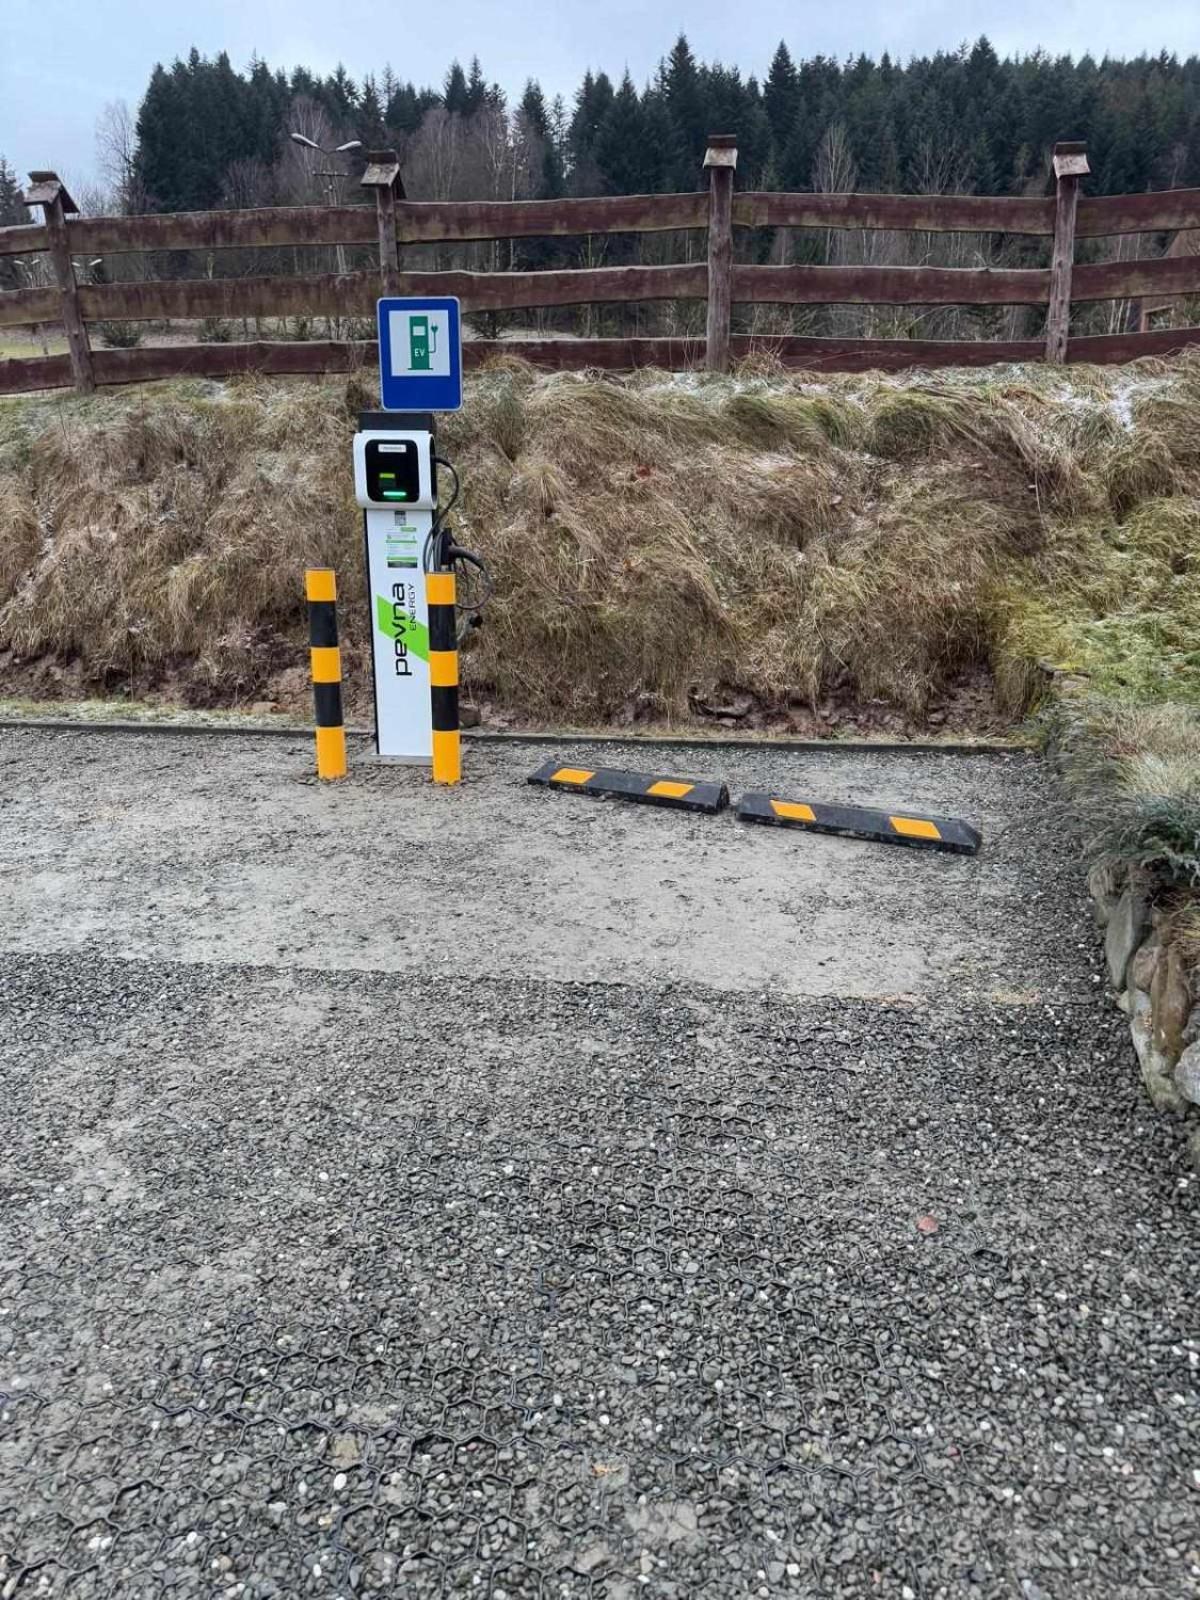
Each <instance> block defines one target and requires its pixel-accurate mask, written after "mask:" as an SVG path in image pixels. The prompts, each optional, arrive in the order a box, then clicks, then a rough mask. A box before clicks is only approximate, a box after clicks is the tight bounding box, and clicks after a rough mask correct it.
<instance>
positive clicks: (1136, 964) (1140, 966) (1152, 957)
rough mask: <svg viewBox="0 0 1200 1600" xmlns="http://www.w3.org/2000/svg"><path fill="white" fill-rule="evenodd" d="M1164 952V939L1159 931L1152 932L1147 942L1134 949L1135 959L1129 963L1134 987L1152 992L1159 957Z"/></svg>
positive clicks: (1130, 980)
mask: <svg viewBox="0 0 1200 1600" xmlns="http://www.w3.org/2000/svg"><path fill="white" fill-rule="evenodd" d="M1161 954H1162V940H1161V939H1160V938H1159V936H1158V934H1157V933H1152V934H1151V935H1150V937H1149V938H1148V939H1147V940H1146V942H1145V944H1143V945H1139V946H1138V948H1137V950H1135V951H1134V955H1133V960H1132V961H1131V962H1130V963H1129V972H1128V974H1127V976H1128V978H1129V985H1130V988H1132V989H1141V990H1142V991H1143V992H1144V993H1146V994H1149V993H1150V986H1151V984H1152V983H1153V982H1154V972H1155V969H1156V968H1157V966H1158V958H1159V956H1160V955H1161Z"/></svg>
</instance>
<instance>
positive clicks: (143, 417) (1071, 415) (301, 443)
mask: <svg viewBox="0 0 1200 1600" xmlns="http://www.w3.org/2000/svg"><path fill="white" fill-rule="evenodd" d="M760 366H761V364H760ZM351 391H352V392H351V393H349V394H347V389H346V386H345V385H344V384H340V385H339V384H333V383H318V382H293V383H284V382H280V383H255V382H239V383H230V384H227V385H215V384H207V385H206V384H175V385H167V386H159V387H156V388H147V389H144V390H140V391H133V392H130V393H125V394H117V395H108V396H103V397H101V398H99V399H96V400H92V401H77V400H72V399H67V400H63V399H53V400H28V401H9V402H4V403H0V530H2V532H3V538H2V540H0V647H7V648H9V649H11V650H13V651H15V652H17V653H18V654H20V655H21V656H25V657H29V656H36V655H39V654H53V655H56V656H59V657H64V658H65V657H73V658H75V659H76V660H77V661H78V662H80V663H81V665H82V668H83V671H84V673H85V675H86V676H87V677H88V678H89V679H91V680H93V681H95V682H96V683H98V684H99V683H103V682H104V681H105V680H106V679H111V678H114V677H117V676H121V675H124V674H125V673H127V672H129V671H130V670H131V669H136V670H137V671H138V672H139V674H140V675H141V676H142V677H143V679H144V678H145V676H146V675H149V676H151V677H153V675H154V674H156V673H161V674H164V675H166V674H169V673H172V672H175V671H177V670H184V671H186V673H187V674H188V676H189V679H190V681H192V683H193V684H194V685H195V692H196V693H197V694H198V695H205V694H208V695H223V696H238V695H244V696H250V697H253V696H254V694H255V692H256V690H257V689H258V688H259V686H260V685H261V684H262V683H263V682H264V681H265V680H266V678H267V677H268V676H269V675H270V673H271V672H272V671H274V670H276V669H277V668H278V667H279V666H280V665H282V664H286V663H289V662H291V663H296V664H302V663H303V660H304V654H303V648H304V608H303V603H302V588H301V585H302V572H303V568H304V566H305V565H306V564H309V563H312V562H322V563H325V562H328V563H330V564H332V565H334V566H336V567H337V569H338V572H339V579H340V583H341V589H342V593H343V595H344V597H345V600H346V604H345V605H344V606H343V624H344V633H345V634H346V636H347V656H348V663H349V665H350V666H351V667H352V666H353V663H354V662H355V660H356V659H357V657H358V653H359V652H360V651H361V648H362V641H361V638H360V637H359V629H360V627H361V625H362V622H361V619H362V613H363V610H364V608H363V606H362V604H361V599H362V570H361V553H360V531H359V515H358V512H357V511H356V509H355V507H354V505H353V501H352V495H351V484H350V474H349V442H350V436H351V432H352V428H353V422H352V420H351V418H352V412H353V410H354V409H356V408H357V407H358V406H360V405H365V404H367V403H368V396H367V394H366V392H365V390H364V389H363V388H362V385H361V383H360V382H359V381H357V380H356V381H355V382H354V383H352V385H351ZM1198 414H1200V363H1198V362H1196V361H1194V360H1192V361H1189V360H1186V359H1183V360H1180V361H1178V362H1173V363H1154V364H1150V365H1146V364H1144V365H1143V367H1141V368H1138V369H1132V370H1130V369H1122V370H1118V371H1111V372H1101V371H1088V370H1084V369H1070V370H1069V371H1067V372H1065V373H1064V372H1062V371H1050V370H1049V369H1037V368H1031V369H1028V370H1027V371H1023V370H1015V369H1014V370H1013V371H1012V372H1011V373H1007V372H1005V373H1001V374H1000V375H997V374H995V373H990V374H989V373H984V374H978V373H955V374H947V375H945V376H944V377H941V378H939V380H938V381H937V382H932V381H929V380H926V379H922V378H920V377H919V376H915V377H911V378H905V379H899V380H885V379H880V378H878V377H875V378H872V377H862V378H858V377H855V378H830V379H822V380H820V381H817V380H813V379H808V380H805V379H804V378H802V377H795V376H792V377H788V376H785V375H781V374H780V373H778V372H777V371H774V370H766V369H763V370H755V371H744V372H742V373H740V374H739V375H738V376H737V377H736V378H734V379H731V380H708V379H704V380H701V379H695V378H685V379H672V378H669V377H667V376H666V375H664V374H661V373H641V374H638V375H637V376H636V377H633V378H630V379H628V380H612V379H600V378H592V377H589V376H572V375H562V376H559V377H553V378H539V377H538V376H537V375H536V374H534V373H533V372H532V371H531V370H530V369H529V368H528V367H526V366H524V365H523V364H522V363H520V362H518V361H512V360H507V361H504V362H501V363H497V364H496V365H495V366H494V367H493V368H491V369H489V370H488V371H486V372H484V373H482V374H480V375H479V376H478V377H477V378H475V379H474V380H472V383H471V385H470V388H469V391H468V403H467V406H466V407H465V409H464V410H463V411H462V412H461V413H459V414H458V415H457V416H454V417H450V418H447V419H445V422H444V424H443V427H442V436H441V443H442V447H443V449H444V450H445V451H446V452H447V453H448V454H450V455H451V456H452V458H453V459H454V460H455V462H456V464H457V465H458V467H459V470H460V472H461V474H462V477H463V483H464V502H463V523H464V524H465V525H460V535H461V537H462V538H463V541H464V542H465V543H469V544H474V545H475V546H476V547H477V548H479V549H481V550H482V551H483V552H484V554H485V555H486V556H487V558H488V559H489V561H490V562H491V564H492V566H493V569H494V571H495V574H496V579H497V589H496V595H495V599H494V602H493V605H492V607H491V608H490V611H489V616H488V621H487V626H486V627H485V628H484V629H483V630H482V631H481V632H480V633H479V634H478V635H476V636H475V643H474V648H473V649H472V650H471V651H470V652H469V655H468V657H467V659H466V662H465V677H466V680H467V682H468V684H470V685H473V686H474V687H476V688H477V689H478V690H480V691H481V692H483V693H486V694H487V695H488V696H489V697H491V698H492V699H493V700H494V701H496V702H497V703H499V704H502V705H504V706H506V707H508V708H509V709H511V710H513V711H514V712H516V713H518V714H520V715H523V716H529V717H543V718H547V719H554V720H559V721H562V720H567V719H570V720H577V721H593V722H599V721H603V720H605V719H607V718H609V717H611V716H613V715H618V714H621V713H622V712H623V710H625V709H627V708H628V707H629V706H630V705H631V704H634V705H637V706H638V707H640V708H643V709H644V710H646V711H648V712H650V713H652V714H655V715H657V716H659V717H665V718H671V717H679V716H682V715H685V714H686V713H687V708H688V705H689V703H690V702H691V700H692V699H693V698H695V697H697V696H698V697H701V698H705V697H708V696H710V695H720V694H725V693H728V692H730V691H733V692H742V691H745V692H748V693H750V694H752V695H753V696H755V697H756V698H757V699H758V700H760V701H762V702H766V703H767V704H769V705H774V706H780V707H782V706H786V705H787V704H789V703H792V704H798V703H808V702H813V701H816V700H817V699H818V698H819V697H821V696H823V695H828V694H830V693H837V694H839V695H842V696H843V697H847V698H848V697H854V696H857V697H859V698H860V699H871V700H877V701H881V702H883V703H885V704H887V705H891V706H895V707H898V708H900V709H901V710H903V711H904V712H906V713H908V714H910V715H912V716H920V714H921V713H922V711H923V710H924V708H925V707H926V705H927V704H928V702H929V700H930V698H931V697H933V696H937V695H939V694H941V693H943V692H944V690H945V688H946V686H947V684H948V683H950V682H951V681H952V680H953V679H954V678H955V676H956V675H957V674H959V673H961V672H963V671H965V670H968V669H971V668H973V667H975V666H979V665H987V666H990V667H991V668H992V669H993V670H994V672H995V673H996V676H997V679H998V682H999V684H1000V687H1001V690H1002V694H1003V697H1004V699H1005V702H1006V703H1007V705H1008V707H1009V709H1010V710H1011V712H1012V713H1013V714H1014V715H1020V714H1022V713H1023V711H1024V710H1025V708H1026V706H1027V705H1028V703H1029V702H1030V700H1031V699H1032V698H1033V696H1034V695H1035V693H1036V691H1037V688H1038V685H1039V684H1040V683H1041V682H1042V681H1044V680H1043V676H1042V674H1041V673H1040V672H1039V670H1038V669H1037V667H1036V663H1037V662H1038V661H1047V662H1050V663H1052V664H1054V665H1055V666H1060V667H1068V668H1070V669H1072V670H1076V671H1079V672H1083V673H1088V674H1091V675H1092V680H1093V683H1094V684H1095V685H1096V687H1097V688H1099V689H1101V690H1105V691H1109V690H1112V691H1122V690H1127V691H1134V692H1137V693H1139V694H1142V695H1144V696H1151V697H1156V696H1157V697H1171V696H1176V697H1177V696H1180V695H1182V696H1185V697H1186V696H1191V697H1192V698H1195V699H1197V700H1198V701H1200V654H1198V650H1197V638H1198V633H1197V624H1198V622H1200V592H1198V585H1200V577H1198V572H1197V565H1196V557H1195V551H1196V549H1197V534H1198V531H1200V443H1198V440H1200V434H1197V432H1196V429H1195V426H1194V420H1193V419H1194V418H1195V416H1196V415H1198Z"/></svg>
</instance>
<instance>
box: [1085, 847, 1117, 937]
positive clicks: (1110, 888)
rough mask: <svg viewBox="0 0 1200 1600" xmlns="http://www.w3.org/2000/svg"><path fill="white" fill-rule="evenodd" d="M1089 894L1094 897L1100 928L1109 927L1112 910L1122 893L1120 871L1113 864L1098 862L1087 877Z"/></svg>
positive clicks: (1096, 916) (1093, 907) (1094, 911)
mask: <svg viewBox="0 0 1200 1600" xmlns="http://www.w3.org/2000/svg"><path fill="white" fill-rule="evenodd" d="M1087 886H1088V893H1089V894H1090V895H1091V897H1092V911H1093V913H1094V915H1095V918H1096V921H1097V923H1098V924H1099V925H1100V927H1102V928H1103V927H1106V926H1107V925H1108V919H1109V917H1110V916H1111V915H1112V909H1113V907H1114V906H1115V905H1116V903H1117V897H1118V895H1119V894H1120V892H1121V887H1122V884H1121V876H1120V869H1119V868H1117V867H1114V866H1113V865H1112V863H1111V862H1108V861H1097V862H1096V864H1095V866H1094V867H1092V868H1091V869H1090V870H1089V872H1088V875H1087Z"/></svg>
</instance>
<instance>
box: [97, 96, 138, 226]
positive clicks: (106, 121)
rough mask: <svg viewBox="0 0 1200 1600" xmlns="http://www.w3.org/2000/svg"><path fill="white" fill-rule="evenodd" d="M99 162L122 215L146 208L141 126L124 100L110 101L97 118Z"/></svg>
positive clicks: (129, 214)
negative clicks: (139, 151)
mask: <svg viewBox="0 0 1200 1600" xmlns="http://www.w3.org/2000/svg"><path fill="white" fill-rule="evenodd" d="M96 165H97V166H98V167H99V169H100V176H101V177H102V178H103V179H104V182H105V184H106V185H107V187H108V190H109V192H110V194H111V195H112V198H113V201H114V202H115V206H116V209H117V210H118V211H119V212H120V214H121V215H122V216H132V215H133V214H134V213H135V212H137V211H141V210H142V209H143V206H144V202H145V196H144V194H143V192H142V186H141V183H140V182H139V180H138V175H137V126H136V123H135V121H134V118H133V113H132V112H131V111H130V109H129V106H128V105H127V104H126V102H125V101H124V100H109V101H108V102H107V104H106V105H105V107H104V109H103V110H102V111H101V113H100V115H99V116H98V117H97V118H96Z"/></svg>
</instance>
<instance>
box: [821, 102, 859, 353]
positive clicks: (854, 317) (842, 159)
mask: <svg viewBox="0 0 1200 1600" xmlns="http://www.w3.org/2000/svg"><path fill="white" fill-rule="evenodd" d="M857 182H858V165H857V163H856V162H855V160H854V153H853V151H852V150H851V148H850V140H849V137H848V136H847V133H846V127H845V124H844V123H842V122H831V123H830V124H829V126H828V128H826V130H825V132H824V134H823V135H822V137H821V142H820V144H819V145H818V146H817V153H816V156H815V158H814V160H813V174H812V186H813V189H814V191H815V192H816V193H817V194H850V193H851V192H852V190H853V189H854V186H855V184H856V183H857ZM853 255H854V248H853V242H852V240H851V239H850V236H849V235H848V234H847V233H846V231H845V229H842V228H827V229H826V231H825V260H826V261H827V262H828V263H829V264H830V265H845V264H847V263H848V262H849V261H851V260H852V259H853ZM828 317H829V323H830V327H831V329H832V331H833V332H835V333H841V334H848V333H851V332H855V331H857V329H858V327H859V325H860V324H861V322H862V314H861V312H860V311H858V310H857V308H854V307H850V306H832V307H830V309H829V312H828Z"/></svg>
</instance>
